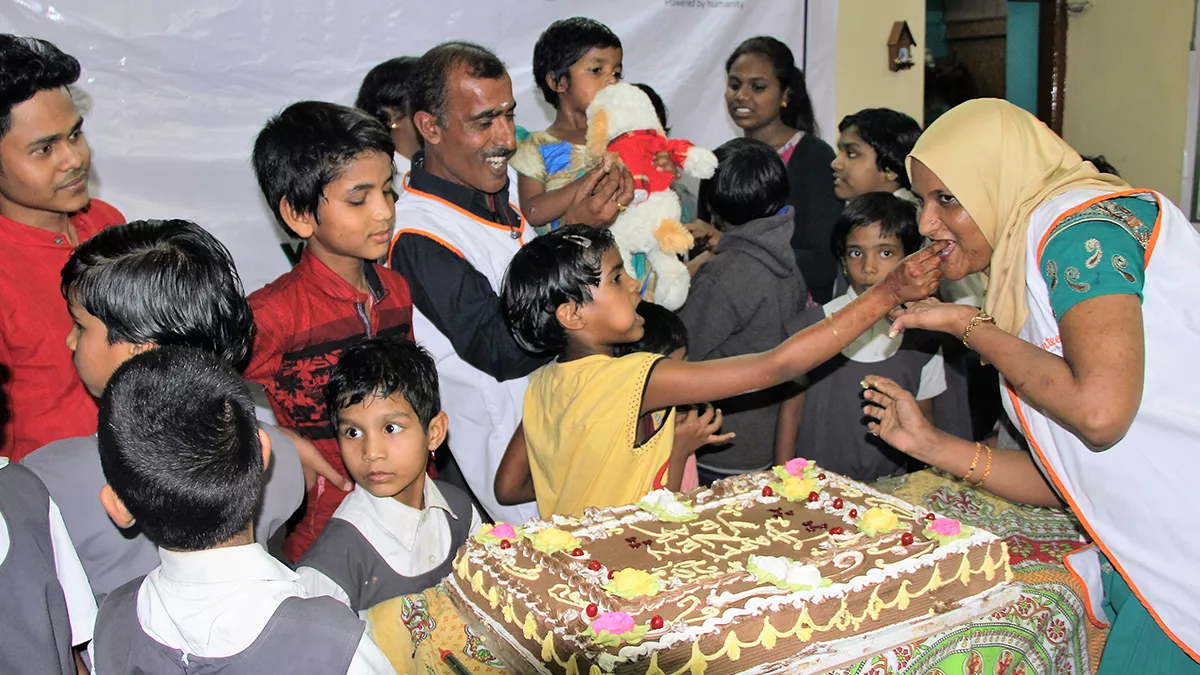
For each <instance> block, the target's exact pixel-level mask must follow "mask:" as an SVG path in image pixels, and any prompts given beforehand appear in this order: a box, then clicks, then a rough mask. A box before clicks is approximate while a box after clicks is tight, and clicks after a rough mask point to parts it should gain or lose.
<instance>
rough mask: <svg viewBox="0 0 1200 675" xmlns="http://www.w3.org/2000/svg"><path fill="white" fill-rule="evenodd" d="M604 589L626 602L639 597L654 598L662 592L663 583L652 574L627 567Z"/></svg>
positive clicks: (605, 585) (615, 575)
mask: <svg viewBox="0 0 1200 675" xmlns="http://www.w3.org/2000/svg"><path fill="white" fill-rule="evenodd" d="M604 589H605V590H606V591H608V592H609V593H612V594H613V595H616V596H620V597H622V598H625V599H626V600H629V599H631V598H635V597H637V596H639V595H649V596H651V597H654V596H655V595H658V592H659V591H660V590H662V582H661V581H659V579H658V577H656V576H654V575H652V574H647V573H646V572H643V571H642V570H635V569H633V568H631V567H627V568H625V569H623V570H621V571H620V572H617V573H616V574H614V575H613V578H612V580H611V581H609V582H608V583H607V584H604Z"/></svg>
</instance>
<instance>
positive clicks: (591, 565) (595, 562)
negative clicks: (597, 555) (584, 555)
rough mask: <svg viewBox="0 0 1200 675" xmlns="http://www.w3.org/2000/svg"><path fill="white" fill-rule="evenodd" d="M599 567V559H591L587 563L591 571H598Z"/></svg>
mask: <svg viewBox="0 0 1200 675" xmlns="http://www.w3.org/2000/svg"><path fill="white" fill-rule="evenodd" d="M600 567H601V565H600V561H599V560H593V561H591V562H590V563H588V569H589V570H591V571H593V572H599V571H600Z"/></svg>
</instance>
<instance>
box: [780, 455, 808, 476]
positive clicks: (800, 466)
mask: <svg viewBox="0 0 1200 675" xmlns="http://www.w3.org/2000/svg"><path fill="white" fill-rule="evenodd" d="M783 468H784V470H785V471H787V472H788V473H790V474H792V475H793V476H799V475H800V474H802V473H804V470H805V469H806V468H808V460H807V459H804V458H803V457H797V458H795V459H789V460H788V461H787V464H784V465H783Z"/></svg>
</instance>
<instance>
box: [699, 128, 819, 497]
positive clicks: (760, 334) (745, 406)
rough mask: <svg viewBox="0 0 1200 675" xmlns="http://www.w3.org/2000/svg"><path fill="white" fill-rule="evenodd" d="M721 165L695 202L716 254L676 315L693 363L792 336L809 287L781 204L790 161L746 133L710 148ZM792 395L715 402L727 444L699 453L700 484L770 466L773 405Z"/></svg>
mask: <svg viewBox="0 0 1200 675" xmlns="http://www.w3.org/2000/svg"><path fill="white" fill-rule="evenodd" d="M716 155H717V159H718V160H719V161H720V164H719V165H718V167H717V171H716V173H715V174H714V175H713V177H712V178H711V179H709V180H707V181H704V184H703V185H702V188H701V193H700V200H701V201H702V202H703V203H705V204H706V205H707V207H708V210H709V212H710V213H711V214H712V219H713V225H715V226H717V228H718V229H719V230H720V231H721V236H720V239H719V241H717V242H716V244H715V246H713V245H712V242H710V247H711V248H713V249H714V250H715V255H714V256H713V257H712V259H711V260H709V261H708V262H707V263H705V264H704V265H703V266H702V267H701V268H700V269H699V270H698V271H697V272H696V275H695V277H694V278H693V279H692V287H691V291H690V292H689V294H688V299H687V302H686V303H684V305H683V307H682V308H680V310H679V316H680V317H681V318H682V319H683V322H684V324H685V325H686V326H687V330H688V336H689V342H690V357H691V358H692V360H694V361H707V360H709V359H718V358H725V357H728V356H738V355H740V354H752V353H755V352H760V351H764V350H768V349H771V348H772V347H774V346H775V345H778V344H779V343H780V342H781V341H783V340H785V339H786V338H787V337H788V335H789V333H788V332H787V330H786V329H785V324H786V323H787V322H788V321H789V320H791V319H792V318H793V317H795V316H797V315H798V314H800V313H801V312H802V311H803V310H804V305H805V297H806V291H807V288H806V285H805V283H804V278H803V277H802V276H801V275H800V269H799V268H798V267H797V266H796V256H795V254H794V253H793V252H792V248H791V240H792V231H793V224H792V223H793V218H792V214H791V207H789V206H787V199H788V177H787V167H785V166H784V164H783V160H781V159H780V158H779V155H778V153H776V152H775V151H774V150H773V149H772V148H771V147H770V146H768V145H766V144H765V143H762V142H760V141H753V140H750V139H746V138H736V139H733V140H731V141H729V142H727V143H725V144H724V145H722V146H721V147H719V148H717V150H716ZM794 393H795V388H794V386H793V385H780V386H778V387H774V388H771V389H767V390H765V391H760V392H755V393H752V394H745V395H742V396H737V397H734V398H730V399H725V400H723V401H714V402H713V405H714V406H715V407H717V408H719V409H720V410H721V411H723V412H724V414H725V423H724V425H723V426H722V429H723V431H725V432H734V433H736V434H737V435H736V436H735V437H734V438H733V439H732V440H731V441H730V442H728V443H725V444H722V445H720V446H715V447H710V448H709V449H706V450H702V451H701V452H700V453H698V454H697V463H698V464H699V469H700V481H701V483H707V482H709V481H711V480H714V479H716V478H721V477H723V476H726V475H732V474H739V473H746V472H750V471H759V470H762V469H765V468H767V467H769V466H770V465H771V464H772V463H773V458H774V446H775V425H776V420H777V419H778V417H779V406H780V403H781V402H783V401H784V400H786V399H787V398H789V397H790V396H791V395H792V394H794Z"/></svg>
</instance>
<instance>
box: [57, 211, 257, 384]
mask: <svg viewBox="0 0 1200 675" xmlns="http://www.w3.org/2000/svg"><path fill="white" fill-rule="evenodd" d="M62 294H63V297H64V298H66V299H67V301H68V302H69V301H74V302H76V303H77V304H78V305H79V306H80V307H82V308H83V309H85V310H87V313H88V314H91V315H92V316H94V317H96V318H97V319H99V320H100V322H101V323H103V324H104V327H105V328H106V329H108V341H109V343H110V344H113V343H116V342H128V343H131V344H149V343H154V344H155V345H158V346H160V347H165V346H171V345H178V346H184V347H195V348H197V349H202V350H204V351H206V352H208V353H210V354H213V355H215V356H217V357H218V358H220V359H221V360H223V361H225V363H227V364H229V365H230V366H232V367H233V368H235V369H237V370H239V371H240V370H242V369H243V368H245V367H246V361H247V360H248V359H249V357H250V347H251V345H252V344H253V342H254V316H253V315H252V313H251V311H250V303H248V302H246V296H245V293H244V292H243V290H242V280H241V279H240V278H239V277H238V273H237V268H236V267H235V266H234V264H233V257H232V256H231V255H230V254H229V249H227V248H225V246H224V245H223V244H222V243H221V242H219V241H217V239H216V238H215V237H213V236H212V235H211V234H209V233H208V232H207V231H206V230H205V229H204V228H202V227H200V226H199V225H197V224H196V223H193V222H191V221H188V220H135V221H133V222H131V223H128V224H125V225H117V226H115V227H109V228H105V229H103V230H101V231H100V232H97V233H96V235H95V236H93V237H92V238H91V239H88V240H87V241H85V242H83V243H82V244H80V245H79V248H77V249H75V251H74V252H73V253H72V254H71V257H70V259H68V260H67V264H66V265H64V266H63V269H62Z"/></svg>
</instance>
